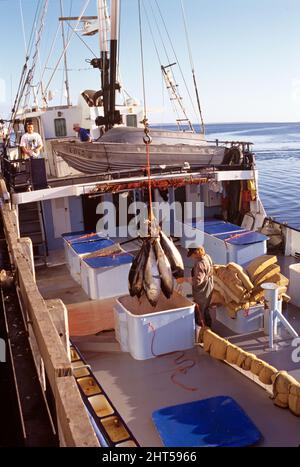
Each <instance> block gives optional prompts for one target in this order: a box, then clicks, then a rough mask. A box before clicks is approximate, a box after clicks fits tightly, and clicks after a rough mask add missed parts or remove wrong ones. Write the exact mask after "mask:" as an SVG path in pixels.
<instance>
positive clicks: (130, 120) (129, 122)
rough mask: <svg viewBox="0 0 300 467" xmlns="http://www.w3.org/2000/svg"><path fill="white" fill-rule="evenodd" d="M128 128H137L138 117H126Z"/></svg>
mask: <svg viewBox="0 0 300 467" xmlns="http://www.w3.org/2000/svg"><path fill="white" fill-rule="evenodd" d="M126 126H131V127H134V128H136V127H137V116H136V115H126Z"/></svg>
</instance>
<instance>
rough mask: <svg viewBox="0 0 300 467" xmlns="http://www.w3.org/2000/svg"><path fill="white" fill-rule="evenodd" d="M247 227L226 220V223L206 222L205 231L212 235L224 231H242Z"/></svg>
mask: <svg viewBox="0 0 300 467" xmlns="http://www.w3.org/2000/svg"><path fill="white" fill-rule="evenodd" d="M243 230H245V229H243V228H242V227H240V226H239V225H234V224H231V223H230V222H225V223H224V224H208V225H207V224H206V223H204V232H205V233H207V234H210V235H219V234H222V233H229V232H241V231H243Z"/></svg>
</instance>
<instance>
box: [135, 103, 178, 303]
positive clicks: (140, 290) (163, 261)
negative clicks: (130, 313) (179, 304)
mask: <svg viewBox="0 0 300 467" xmlns="http://www.w3.org/2000/svg"><path fill="white" fill-rule="evenodd" d="M145 110H146V109H145ZM142 123H144V133H145V136H144V138H143V141H144V143H145V145H146V155H147V167H146V168H147V174H148V193H149V211H148V212H149V220H148V222H149V231H150V234H149V237H147V238H145V239H144V240H143V245H142V248H141V250H140V251H139V253H138V254H137V256H136V257H135V259H134V261H133V263H132V266H131V268H130V271H129V276H128V282H129V284H128V287H129V293H130V295H131V296H132V297H135V296H137V297H138V298H140V297H141V296H142V294H145V295H146V297H147V299H148V301H149V303H150V304H151V305H152V306H153V307H155V306H156V305H157V302H158V299H159V296H160V294H161V292H162V293H163V294H164V296H165V297H166V298H170V297H171V295H172V293H173V288H174V280H173V277H175V278H178V277H183V275H184V266H183V261H182V258H181V255H180V253H179V251H178V250H177V248H176V246H175V245H174V243H173V241H172V240H171V239H170V238H168V237H167V235H165V234H164V232H163V231H162V230H161V228H160V227H159V225H158V222H157V220H156V219H155V218H154V215H153V210H152V195H151V177H150V144H151V141H152V138H151V137H150V135H149V127H148V120H147V118H146V111H145V117H144V120H143V122H142Z"/></svg>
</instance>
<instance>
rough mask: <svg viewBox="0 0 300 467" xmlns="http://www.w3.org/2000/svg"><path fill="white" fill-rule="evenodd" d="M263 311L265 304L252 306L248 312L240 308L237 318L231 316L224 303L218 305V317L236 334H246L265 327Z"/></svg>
mask: <svg viewBox="0 0 300 467" xmlns="http://www.w3.org/2000/svg"><path fill="white" fill-rule="evenodd" d="M263 313H264V306H263V305H261V304H259V305H257V306H252V307H251V308H250V309H249V310H248V311H247V313H246V312H245V310H239V311H238V312H237V314H236V318H230V316H229V314H228V311H227V309H226V308H225V307H224V306H222V305H218V306H217V310H216V319H217V320H218V321H220V323H222V324H224V326H226V327H227V328H229V329H231V330H232V331H233V332H235V333H236V334H246V333H248V332H254V331H258V330H259V329H261V328H263V319H264V318H263Z"/></svg>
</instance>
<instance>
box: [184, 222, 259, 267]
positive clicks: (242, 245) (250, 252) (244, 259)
mask: <svg viewBox="0 0 300 467" xmlns="http://www.w3.org/2000/svg"><path fill="white" fill-rule="evenodd" d="M188 227H190V232H189V235H190V236H192V235H195V233H194V234H193V230H194V232H197V231H198V230H199V229H200V230H201V229H204V231H202V230H201V232H202V236H203V238H202V241H198V242H196V243H197V245H199V246H200V245H204V247H205V250H206V252H207V253H208V254H209V255H210V256H211V258H212V260H213V262H214V263H216V264H227V263H229V262H235V263H238V264H242V265H243V264H245V263H248V262H249V261H252V260H253V259H254V258H257V257H258V256H262V255H265V254H266V252H267V240H268V237H266V236H265V235H263V234H261V233H259V232H253V231H251V230H246V229H243V228H242V227H240V226H238V225H235V224H231V223H230V222H225V221H221V220H217V219H207V220H205V222H204V223H203V222H202V223H197V222H191V224H189V225H188ZM197 238H198V237H197ZM181 244H182V246H186V245H187V246H189V245H188V242H187V239H186V238H183V239H182V240H181Z"/></svg>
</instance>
